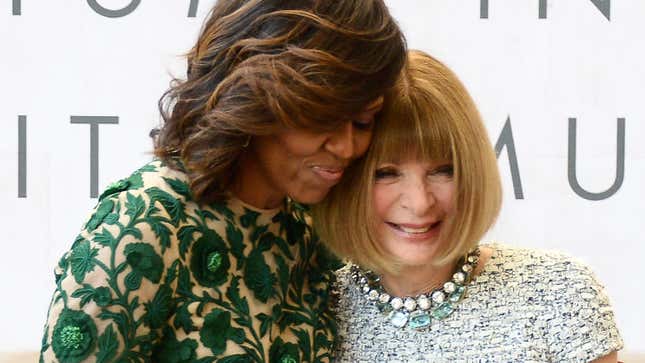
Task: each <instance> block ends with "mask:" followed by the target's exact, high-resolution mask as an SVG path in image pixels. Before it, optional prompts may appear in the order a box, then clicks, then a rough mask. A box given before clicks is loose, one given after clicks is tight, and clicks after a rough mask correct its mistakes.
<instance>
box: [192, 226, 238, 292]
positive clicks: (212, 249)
mask: <svg viewBox="0 0 645 363" xmlns="http://www.w3.org/2000/svg"><path fill="white" fill-rule="evenodd" d="M191 253H192V257H191V259H190V269H191V272H192V273H193V276H194V277H195V279H196V280H197V282H199V284H200V285H202V286H207V287H215V286H219V285H222V284H223V283H225V282H226V281H228V279H229V276H228V269H229V267H230V266H231V262H230V260H229V257H228V249H227V248H226V244H225V243H224V241H223V240H222V238H221V237H220V236H219V235H218V234H217V233H216V232H215V231H209V232H208V233H206V234H204V235H203V236H202V237H200V238H199V239H198V240H197V242H195V244H193V248H192V251H191ZM215 253H216V254H218V255H219V259H220V262H219V265H218V266H217V268H216V269H212V267H213V264H212V262H213V261H211V258H212V257H213V256H214V255H213V254H215Z"/></svg>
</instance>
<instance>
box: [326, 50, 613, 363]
mask: <svg viewBox="0 0 645 363" xmlns="http://www.w3.org/2000/svg"><path fill="white" fill-rule="evenodd" d="M374 140H375V141H374V142H373V144H372V145H371V146H370V148H369V149H368V152H367V154H366V155H365V157H364V158H362V159H361V160H360V161H359V162H357V163H356V164H355V165H353V166H352V167H350V168H349V169H348V172H347V174H346V177H345V178H344V179H343V181H342V182H341V183H339V184H338V185H336V186H335V187H334V188H333V189H332V190H331V192H330V194H329V195H328V197H327V199H326V200H325V201H324V202H323V203H322V204H319V205H318V206H316V207H315V209H314V220H315V223H316V224H317V225H318V232H319V234H320V235H321V237H322V239H323V240H324V241H326V242H327V244H328V246H329V247H330V248H331V250H332V251H334V252H335V253H337V254H338V255H339V256H341V257H343V258H345V259H347V260H349V263H348V265H347V266H345V267H343V268H342V269H340V270H339V271H338V272H337V284H336V288H335V292H336V293H337V294H338V299H337V303H336V312H337V321H338V324H339V336H340V338H341V342H340V344H339V345H338V346H337V349H336V352H335V353H336V361H339V362H358V361H361V362H367V361H369V362H376V361H406V362H408V361H415V362H417V361H431V362H444V361H446V362H448V361H449V362H453V361H456V360H459V361H462V360H463V361H469V362H470V361H487V362H490V361H504V362H526V361H532V362H591V361H593V362H616V359H617V358H616V351H618V350H619V349H621V348H622V340H621V338H620V335H619V332H618V330H617V328H616V324H615V322H614V318H613V313H612V311H611V307H610V305H609V301H608V298H607V296H606V295H605V293H604V290H603V287H602V286H601V285H600V284H599V283H598V282H597V280H596V279H595V277H594V275H593V272H592V271H591V270H590V269H589V268H588V267H586V266H585V265H583V264H581V263H580V262H578V261H575V260H573V259H572V258H570V257H567V256H564V255H562V254H559V253H554V252H543V251H537V250H528V249H521V248H515V247H509V246H504V245H499V244H480V240H481V239H482V238H483V236H484V234H485V233H486V232H487V231H488V229H489V228H490V227H491V226H492V225H493V223H494V222H495V219H496V218H497V215H498V212H499V209H500V204H501V194H502V190H501V185H500V178H499V174H498V169H497V161H496V157H495V154H494V151H493V148H492V146H491V144H490V141H489V139H488V137H487V133H486V129H485V127H484V125H483V123H482V120H481V117H480V115H479V113H478V111H477V109H476V106H475V104H474V102H473V100H472V99H471V98H470V96H469V95H468V92H467V91H466V89H465V88H464V86H463V85H462V84H461V82H460V81H459V80H458V78H457V77H456V76H455V74H454V73H452V72H451V71H450V69H448V68H447V67H446V66H445V65H443V64H442V63H440V62H439V61H437V60H436V59H434V58H432V57H431V56H429V55H427V54H425V53H422V52H420V51H411V52H410V53H409V54H408V63H407V66H406V67H405V68H404V71H403V73H402V76H401V77H400V78H399V80H398V82H397V84H396V86H395V87H394V88H393V90H392V91H391V92H390V93H388V94H386V97H385V103H384V108H383V111H382V114H381V116H380V118H379V121H378V123H377V126H376V127H375V130H374Z"/></svg>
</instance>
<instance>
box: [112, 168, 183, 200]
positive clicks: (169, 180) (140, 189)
mask: <svg viewBox="0 0 645 363" xmlns="http://www.w3.org/2000/svg"><path fill="white" fill-rule="evenodd" d="M155 190H160V191H162V192H166V193H170V194H172V196H173V197H175V198H177V199H183V200H186V201H189V200H192V196H191V193H190V188H189V180H188V176H187V175H186V173H184V172H183V171H181V170H179V169H173V168H171V167H170V166H168V165H167V164H165V163H164V162H162V161H160V160H153V161H151V162H149V163H147V164H145V165H143V166H142V167H140V168H139V169H137V170H135V171H134V172H133V173H132V174H130V176H128V177H127V178H124V179H121V180H118V181H116V182H114V183H112V184H110V185H109V186H108V187H107V188H106V189H105V191H104V192H103V193H102V194H101V196H100V197H99V201H102V200H104V199H107V198H114V197H118V196H119V195H120V194H122V193H126V192H130V193H132V194H146V193H147V194H150V193H153V194H154V191H155Z"/></svg>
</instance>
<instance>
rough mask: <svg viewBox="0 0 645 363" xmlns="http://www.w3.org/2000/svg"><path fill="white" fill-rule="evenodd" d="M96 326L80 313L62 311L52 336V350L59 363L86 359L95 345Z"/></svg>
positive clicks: (74, 362)
mask: <svg viewBox="0 0 645 363" xmlns="http://www.w3.org/2000/svg"><path fill="white" fill-rule="evenodd" d="M95 340H96V325H94V321H92V319H91V318H90V316H89V315H87V314H85V313H84V312H82V311H74V310H69V309H67V310H64V311H63V312H62V313H61V314H60V316H59V317H58V321H57V322H56V325H55V326H54V332H53V334H52V348H53V350H54V353H55V354H56V358H58V360H59V361H60V362H61V363H76V362H80V361H82V360H83V359H85V358H87V357H88V356H89V355H90V353H91V352H92V350H93V349H94V346H95V344H96V341H95Z"/></svg>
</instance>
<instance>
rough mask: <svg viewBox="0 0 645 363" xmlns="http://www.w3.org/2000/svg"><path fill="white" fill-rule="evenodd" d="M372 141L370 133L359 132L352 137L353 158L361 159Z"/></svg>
mask: <svg viewBox="0 0 645 363" xmlns="http://www.w3.org/2000/svg"><path fill="white" fill-rule="evenodd" d="M371 141H372V131H369V132H360V133H358V134H356V135H355V136H354V147H355V154H356V155H355V156H356V157H357V158H358V157H361V156H363V154H365V152H366V151H367V148H368V147H369V146H370V142H371Z"/></svg>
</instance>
